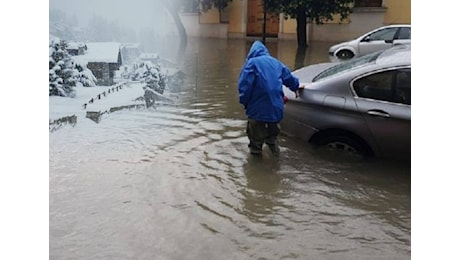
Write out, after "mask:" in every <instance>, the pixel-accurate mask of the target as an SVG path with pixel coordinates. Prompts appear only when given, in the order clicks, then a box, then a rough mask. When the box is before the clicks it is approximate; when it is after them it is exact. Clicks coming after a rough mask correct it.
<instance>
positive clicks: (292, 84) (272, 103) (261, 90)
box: [238, 41, 299, 123]
mask: <svg viewBox="0 0 460 260" xmlns="http://www.w3.org/2000/svg"><path fill="white" fill-rule="evenodd" d="M283 84H284V85H285V86H286V87H288V88H289V89H290V90H292V91H296V90H297V89H298V88H299V79H298V78H296V77H295V76H294V75H292V74H291V71H290V70H289V68H288V67H287V66H286V65H284V64H283V63H281V62H280V61H279V60H277V59H275V58H274V57H272V56H270V53H269V52H268V49H267V48H266V47H265V45H264V44H263V43H262V42H260V41H255V42H254V43H253V44H252V46H251V49H250V50H249V53H248V56H247V58H246V63H245V64H244V66H243V68H242V70H241V72H240V76H239V79H238V91H239V94H240V103H241V104H243V105H244V108H245V110H246V116H247V117H248V118H250V119H254V120H256V121H261V122H267V123H277V122H280V121H281V120H282V119H283V111H284V102H283V96H284V94H283Z"/></svg>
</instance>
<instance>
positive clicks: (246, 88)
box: [238, 63, 255, 108]
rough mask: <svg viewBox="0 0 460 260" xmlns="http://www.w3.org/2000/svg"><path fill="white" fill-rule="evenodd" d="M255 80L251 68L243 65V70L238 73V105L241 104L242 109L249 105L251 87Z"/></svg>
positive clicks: (248, 65)
mask: <svg viewBox="0 0 460 260" xmlns="http://www.w3.org/2000/svg"><path fill="white" fill-rule="evenodd" d="M254 80H255V73H254V70H253V69H252V68H251V65H250V64H248V63H247V64H245V66H244V67H243V69H242V70H241V72H240V77H239V79H238V92H239V94H240V104H243V105H244V107H245V108H246V106H247V105H248V103H249V100H250V99H251V93H252V85H253V83H254Z"/></svg>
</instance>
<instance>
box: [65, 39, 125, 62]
mask: <svg viewBox="0 0 460 260" xmlns="http://www.w3.org/2000/svg"><path fill="white" fill-rule="evenodd" d="M86 46H87V47H88V50H87V51H86V52H85V54H83V55H78V56H74V59H75V60H76V61H80V62H85V63H88V62H109V63H116V62H117V61H118V52H119V50H120V46H121V44H120V43H118V42H88V43H86Z"/></svg>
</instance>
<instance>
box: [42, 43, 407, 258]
mask: <svg viewBox="0 0 460 260" xmlns="http://www.w3.org/2000/svg"><path fill="white" fill-rule="evenodd" d="M251 43H252V41H245V40H228V41H227V40H211V39H207V40H205V39H203V40H201V41H197V40H190V41H189V44H188V46H187V49H186V52H185V54H184V55H183V63H182V64H181V66H182V69H183V71H184V72H185V74H186V75H187V79H186V84H184V86H182V87H181V88H180V89H177V90H175V91H176V93H178V95H179V99H178V101H177V103H176V104H174V105H163V106H158V107H156V108H150V109H145V108H144V109H132V110H121V111H117V112H114V113H110V114H108V115H105V116H104V117H103V119H102V120H101V121H100V122H99V123H95V122H93V121H91V120H89V119H83V118H82V119H80V118H79V120H78V123H77V124H76V125H75V126H73V127H70V126H68V127H63V128H61V129H59V130H58V131H55V132H50V134H49V166H50V172H49V187H50V190H49V202H50V203H49V224H50V228H49V249H50V251H49V255H50V259H178V260H183V259H238V260H240V259H337V260H338V259H340V260H342V259H410V256H411V177H410V173H411V172H410V164H409V163H404V162H394V161H385V160H378V159H372V160H367V161H363V160H358V159H355V158H345V157H343V156H342V157H339V156H336V155H334V154H330V153H326V152H324V151H322V152H319V151H317V150H315V149H313V148H312V147H310V146H308V145H306V144H304V143H302V142H299V140H297V139H295V138H292V137H287V136H284V135H282V136H280V147H281V155H280V157H279V158H274V157H272V156H271V154H270V152H269V151H268V150H264V152H263V155H262V157H261V158H254V157H252V156H251V155H250V154H249V152H248V147H247V144H248V140H247V137H246V133H245V130H246V117H245V115H244V110H243V108H242V106H241V105H240V104H239V103H238V90H237V79H238V75H239V72H240V68H241V66H242V64H243V62H244V60H245V58H246V54H247V51H248V50H249V47H250V45H251ZM267 46H268V48H269V50H270V52H271V54H272V55H273V56H276V57H277V58H279V59H280V60H281V61H283V62H284V63H285V64H286V65H288V67H290V68H291V69H294V68H296V67H299V66H300V65H301V64H303V65H307V64H312V63H319V62H325V61H329V57H328V56H327V50H328V47H329V45H327V44H319V43H318V44H316V45H314V44H312V45H311V46H310V47H309V49H308V50H307V53H306V56H305V57H299V55H296V42H295V41H286V42H268V43H267Z"/></svg>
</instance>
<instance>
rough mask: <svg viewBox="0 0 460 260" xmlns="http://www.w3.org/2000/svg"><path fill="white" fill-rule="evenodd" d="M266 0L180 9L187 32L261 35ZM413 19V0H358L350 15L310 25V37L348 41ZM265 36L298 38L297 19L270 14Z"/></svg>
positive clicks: (238, 0)
mask: <svg viewBox="0 0 460 260" xmlns="http://www.w3.org/2000/svg"><path fill="white" fill-rule="evenodd" d="M262 2H263V0H233V1H231V2H230V3H229V5H228V7H227V8H225V10H223V11H221V12H219V11H218V10H217V9H211V10H209V11H207V12H199V11H198V10H196V8H195V9H193V8H192V9H189V10H187V11H184V12H182V13H181V19H182V22H183V24H184V26H185V28H186V31H187V34H188V36H191V37H213V38H246V37H254V36H255V37H258V36H261V35H262V30H263V8H262ZM398 23H404V24H410V23H411V1H410V0H356V1H355V5H354V8H353V13H351V14H350V16H349V17H348V19H346V20H345V21H342V22H340V21H339V19H335V20H333V21H329V22H326V23H324V24H321V25H316V24H308V25H307V38H308V39H307V40H308V41H309V42H310V41H345V40H349V39H351V38H355V37H357V36H359V35H362V34H363V33H365V32H368V31H370V30H373V29H375V28H378V27H380V26H383V25H389V24H398ZM266 24H267V26H266V36H267V37H271V38H277V39H281V40H284V39H287V40H288V39H296V37H297V35H296V26H297V25H296V21H295V20H294V19H287V20H286V19H284V18H283V15H282V14H281V15H271V14H268V15H267V23H266Z"/></svg>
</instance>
